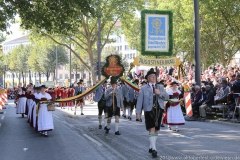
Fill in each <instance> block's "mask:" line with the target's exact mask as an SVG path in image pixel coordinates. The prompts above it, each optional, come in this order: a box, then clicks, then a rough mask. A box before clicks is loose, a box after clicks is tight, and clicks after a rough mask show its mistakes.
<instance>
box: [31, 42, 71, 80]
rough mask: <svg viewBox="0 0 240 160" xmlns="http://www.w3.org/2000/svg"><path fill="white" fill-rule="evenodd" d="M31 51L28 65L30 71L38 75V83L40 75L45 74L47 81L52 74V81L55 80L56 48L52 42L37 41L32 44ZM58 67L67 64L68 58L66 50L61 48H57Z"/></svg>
mask: <svg viewBox="0 0 240 160" xmlns="http://www.w3.org/2000/svg"><path fill="white" fill-rule="evenodd" d="M33 45H34V47H33V49H32V51H31V53H30V56H29V59H28V64H29V66H30V68H31V70H32V71H35V72H37V73H38V74H39V81H40V82H41V79H40V77H41V76H40V75H41V74H45V75H46V77H47V80H49V77H50V74H51V73H52V74H53V75H54V76H53V79H54V78H55V70H56V65H55V64H56V46H55V45H54V43H53V42H52V41H50V42H49V41H41V40H40V41H38V42H35V43H34V42H33ZM57 53H58V65H65V64H67V63H68V56H67V52H66V49H65V48H64V47H62V46H57Z"/></svg>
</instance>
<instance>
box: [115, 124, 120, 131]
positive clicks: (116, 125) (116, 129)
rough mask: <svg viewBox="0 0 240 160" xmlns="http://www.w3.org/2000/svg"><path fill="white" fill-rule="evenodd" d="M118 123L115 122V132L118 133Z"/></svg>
mask: <svg viewBox="0 0 240 160" xmlns="http://www.w3.org/2000/svg"><path fill="white" fill-rule="evenodd" d="M118 126H119V122H115V132H117V131H118Z"/></svg>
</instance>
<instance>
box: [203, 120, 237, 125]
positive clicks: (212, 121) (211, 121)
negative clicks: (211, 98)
mask: <svg viewBox="0 0 240 160" xmlns="http://www.w3.org/2000/svg"><path fill="white" fill-rule="evenodd" d="M205 122H208V123H215V124H222V125H232V126H240V124H238V123H231V122H229V121H227V122H224V121H217V120H205Z"/></svg>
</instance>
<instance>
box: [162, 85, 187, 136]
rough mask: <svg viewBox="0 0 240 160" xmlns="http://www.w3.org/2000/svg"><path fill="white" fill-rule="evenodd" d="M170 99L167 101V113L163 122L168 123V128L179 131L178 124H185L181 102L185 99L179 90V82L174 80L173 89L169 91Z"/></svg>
mask: <svg viewBox="0 0 240 160" xmlns="http://www.w3.org/2000/svg"><path fill="white" fill-rule="evenodd" d="M168 95H169V101H168V103H167V105H166V106H167V108H166V113H165V117H164V120H163V123H165V124H168V128H169V129H170V130H172V129H173V128H172V127H175V128H174V129H173V131H176V132H179V129H178V126H179V125H184V124H185V120H184V117H183V113H182V109H181V102H182V101H183V100H184V99H183V96H182V93H181V91H180V90H178V83H177V82H172V83H171V89H170V90H169V91H168Z"/></svg>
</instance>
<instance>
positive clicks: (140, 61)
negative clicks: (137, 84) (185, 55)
mask: <svg viewBox="0 0 240 160" xmlns="http://www.w3.org/2000/svg"><path fill="white" fill-rule="evenodd" d="M133 64H134V65H135V66H179V65H180V58H177V57H173V58H161V59H158V58H147V57H135V58H134V61H133Z"/></svg>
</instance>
